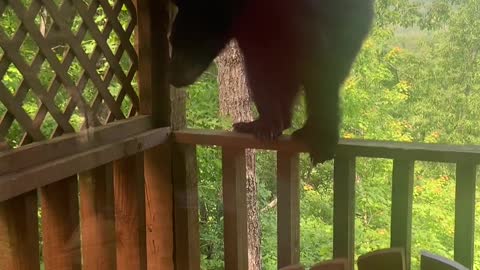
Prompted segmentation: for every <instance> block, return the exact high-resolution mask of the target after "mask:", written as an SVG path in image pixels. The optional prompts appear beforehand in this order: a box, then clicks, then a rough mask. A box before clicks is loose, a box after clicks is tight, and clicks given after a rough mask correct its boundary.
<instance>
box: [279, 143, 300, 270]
mask: <svg viewBox="0 0 480 270" xmlns="http://www.w3.org/2000/svg"><path fill="white" fill-rule="evenodd" d="M299 186H300V182H299V176H298V153H289V152H278V153H277V198H278V205H277V206H278V207H277V209H278V210H277V241H278V247H277V257H278V268H281V267H285V266H288V265H295V264H298V263H299V261H300V190H299Z"/></svg>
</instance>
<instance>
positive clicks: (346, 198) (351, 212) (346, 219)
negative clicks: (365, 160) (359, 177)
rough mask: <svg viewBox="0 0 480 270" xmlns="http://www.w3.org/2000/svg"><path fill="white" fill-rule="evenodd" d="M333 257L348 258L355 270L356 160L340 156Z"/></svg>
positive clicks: (349, 263)
mask: <svg viewBox="0 0 480 270" xmlns="http://www.w3.org/2000/svg"><path fill="white" fill-rule="evenodd" d="M333 190H334V194H333V257H334V258H347V259H348V268H347V269H353V261H354V255H355V245H354V243H355V158H354V157H346V156H338V157H337V158H335V163H334V183H333Z"/></svg>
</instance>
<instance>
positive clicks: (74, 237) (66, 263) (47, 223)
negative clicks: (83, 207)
mask: <svg viewBox="0 0 480 270" xmlns="http://www.w3.org/2000/svg"><path fill="white" fill-rule="evenodd" d="M40 202H41V207H42V208H41V210H42V231H43V234H42V236H43V261H44V263H45V269H61V270H63V269H64V270H67V269H69V270H70V269H73V270H76V269H78V270H80V269H81V267H82V265H81V255H80V230H79V228H80V224H79V213H78V212H79V209H78V183H77V176H76V175H75V176H71V177H69V178H66V179H63V180H62V181H60V182H57V183H54V184H51V185H48V186H45V187H43V188H41V195H40Z"/></svg>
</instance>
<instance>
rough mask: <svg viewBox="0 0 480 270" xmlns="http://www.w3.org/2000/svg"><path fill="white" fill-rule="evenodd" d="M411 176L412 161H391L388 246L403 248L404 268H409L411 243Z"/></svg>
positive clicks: (412, 171) (412, 169)
mask: <svg viewBox="0 0 480 270" xmlns="http://www.w3.org/2000/svg"><path fill="white" fill-rule="evenodd" d="M413 176H414V162H413V161H411V160H398V159H396V160H394V161H393V177H392V217H391V218H392V219H391V224H390V228H391V229H390V247H392V248H393V247H398V248H403V249H405V260H406V262H405V266H406V269H410V256H411V255H410V254H411V244H412V243H411V242H412V240H411V239H412V203H413Z"/></svg>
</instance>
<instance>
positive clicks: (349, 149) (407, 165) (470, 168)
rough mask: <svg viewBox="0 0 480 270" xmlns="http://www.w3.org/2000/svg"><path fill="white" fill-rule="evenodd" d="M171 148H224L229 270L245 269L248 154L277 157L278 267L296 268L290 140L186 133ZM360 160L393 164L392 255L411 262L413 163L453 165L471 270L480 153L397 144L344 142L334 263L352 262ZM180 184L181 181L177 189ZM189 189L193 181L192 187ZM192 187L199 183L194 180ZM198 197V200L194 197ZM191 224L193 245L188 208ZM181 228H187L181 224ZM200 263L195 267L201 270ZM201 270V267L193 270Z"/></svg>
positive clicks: (463, 251) (459, 237) (295, 147)
mask: <svg viewBox="0 0 480 270" xmlns="http://www.w3.org/2000/svg"><path fill="white" fill-rule="evenodd" d="M174 140H175V142H176V143H178V144H183V145H191V146H196V145H206V146H220V147H221V149H222V165H223V201H224V223H225V224H224V226H225V232H224V238H225V240H224V241H225V242H224V245H225V269H246V268H245V267H244V266H245V265H246V263H247V250H246V249H247V243H246V241H247V240H246V235H247V227H246V218H247V216H246V205H245V185H244V183H245V181H246V178H245V177H246V175H245V160H244V155H245V149H247V148H256V149H269V150H276V151H277V193H278V194H277V198H278V209H279V211H278V220H277V229H278V266H279V267H283V266H287V265H293V264H297V263H298V262H299V254H300V250H299V214H300V213H299V175H298V162H299V161H298V153H299V152H303V151H305V150H306V148H305V146H304V145H302V144H301V143H300V142H298V141H294V140H292V139H291V138H289V137H282V138H280V139H279V140H278V141H276V142H271V143H262V142H260V141H258V140H255V139H254V138H252V137H251V136H248V135H242V134H237V133H231V132H222V131H208V130H181V131H176V132H175V133H174ZM356 157H371V158H387V159H393V173H392V180H393V181H392V185H393V187H392V206H391V207H392V209H391V210H392V215H391V236H390V239H391V247H401V248H404V249H405V254H406V257H410V251H411V234H412V201H413V179H414V163H415V161H433V162H449V163H455V164H456V168H457V169H456V175H457V177H456V201H455V209H456V211H455V236H454V254H455V255H454V259H455V260H456V261H458V262H460V263H462V264H463V265H465V266H466V267H468V268H470V269H473V254H474V245H473V243H474V228H475V227H474V225H475V224H474V217H475V192H476V167H477V164H478V163H479V162H480V147H478V146H451V145H438V144H415V143H398V142H395V143H392V142H375V141H362V140H342V141H341V142H340V145H339V148H338V152H337V157H336V158H335V161H334V183H333V186H334V202H333V205H334V207H333V208H334V209H333V213H334V215H333V256H334V257H335V258H348V259H349V263H350V266H351V267H353V262H354V247H355V245H354V239H355V230H354V219H355V159H356ZM177 180H178V181H179V182H181V181H180V180H181V179H176V181H177ZM187 181H192V180H188V179H187ZM193 181H194V180H193ZM183 185H184V186H188V187H189V189H188V191H187V192H190V194H195V192H196V191H195V189H196V183H195V182H190V183H186V184H185V183H184V184H183ZM193 196H195V195H193ZM189 207H190V209H189V211H190V215H189V218H187V219H184V220H183V221H185V222H189V224H190V225H192V226H186V227H182V228H186V229H187V230H188V234H189V235H190V238H192V237H194V238H198V223H196V221H195V220H194V219H196V218H197V216H196V211H197V206H196V205H192V204H191V203H190V204H189ZM176 226H182V224H176ZM185 247H188V249H189V250H188V252H186V253H185V254H183V255H181V256H182V260H185V261H189V260H191V259H192V258H198V257H199V256H198V254H196V253H198V252H199V248H198V246H192V245H186V243H185ZM198 263H199V262H198V261H195V264H198ZM190 267H191V268H181V269H197V268H198V266H197V265H190Z"/></svg>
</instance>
